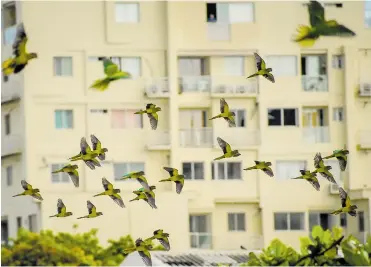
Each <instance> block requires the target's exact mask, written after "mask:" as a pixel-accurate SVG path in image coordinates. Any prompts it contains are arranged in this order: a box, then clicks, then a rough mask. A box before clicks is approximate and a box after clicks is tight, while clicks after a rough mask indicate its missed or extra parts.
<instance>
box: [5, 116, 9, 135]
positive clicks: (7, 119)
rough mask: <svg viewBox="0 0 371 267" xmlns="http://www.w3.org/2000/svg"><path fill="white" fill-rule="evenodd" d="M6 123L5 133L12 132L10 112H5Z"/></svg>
mask: <svg viewBox="0 0 371 267" xmlns="http://www.w3.org/2000/svg"><path fill="white" fill-rule="evenodd" d="M4 123H5V135H9V134H10V114H9V113H8V114H5V116H4Z"/></svg>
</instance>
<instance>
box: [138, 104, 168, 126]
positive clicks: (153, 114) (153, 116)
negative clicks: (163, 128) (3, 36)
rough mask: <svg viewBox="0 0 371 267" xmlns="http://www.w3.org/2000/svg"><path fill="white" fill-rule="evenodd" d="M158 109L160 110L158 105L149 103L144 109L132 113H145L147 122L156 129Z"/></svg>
mask: <svg viewBox="0 0 371 267" xmlns="http://www.w3.org/2000/svg"><path fill="white" fill-rule="evenodd" d="M158 111H162V110H161V108H160V107H156V105H155V104H152V103H149V104H147V105H146V109H144V110H142V109H141V110H139V111H137V112H135V113H134V114H144V113H147V116H148V118H149V123H150V124H151V128H152V130H156V129H157V124H158V114H157V112H158Z"/></svg>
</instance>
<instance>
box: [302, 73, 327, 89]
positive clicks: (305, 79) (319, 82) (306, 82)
mask: <svg viewBox="0 0 371 267" xmlns="http://www.w3.org/2000/svg"><path fill="white" fill-rule="evenodd" d="M301 83H302V88H303V90H304V91H305V92H328V78H327V75H317V76H312V75H310V76H309V75H303V76H302V77H301Z"/></svg>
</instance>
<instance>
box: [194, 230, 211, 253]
mask: <svg viewBox="0 0 371 267" xmlns="http://www.w3.org/2000/svg"><path fill="white" fill-rule="evenodd" d="M189 236H190V239H191V248H201V249H211V247H212V234H211V233H201V232H193V233H190V234H189Z"/></svg>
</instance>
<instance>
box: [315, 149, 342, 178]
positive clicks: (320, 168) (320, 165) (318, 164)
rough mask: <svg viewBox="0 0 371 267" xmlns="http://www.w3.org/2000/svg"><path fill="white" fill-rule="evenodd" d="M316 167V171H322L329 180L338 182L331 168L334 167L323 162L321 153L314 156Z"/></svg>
mask: <svg viewBox="0 0 371 267" xmlns="http://www.w3.org/2000/svg"><path fill="white" fill-rule="evenodd" d="M314 167H315V168H316V170H315V171H314V172H316V173H317V172H318V173H320V174H321V175H322V176H323V177H325V178H326V179H327V180H328V181H329V182H331V183H334V184H337V183H336V181H335V179H334V176H333V175H332V173H331V172H329V170H331V169H332V167H331V166H325V163H324V162H323V159H322V156H321V153H317V154H316V156H315V157H314Z"/></svg>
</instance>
